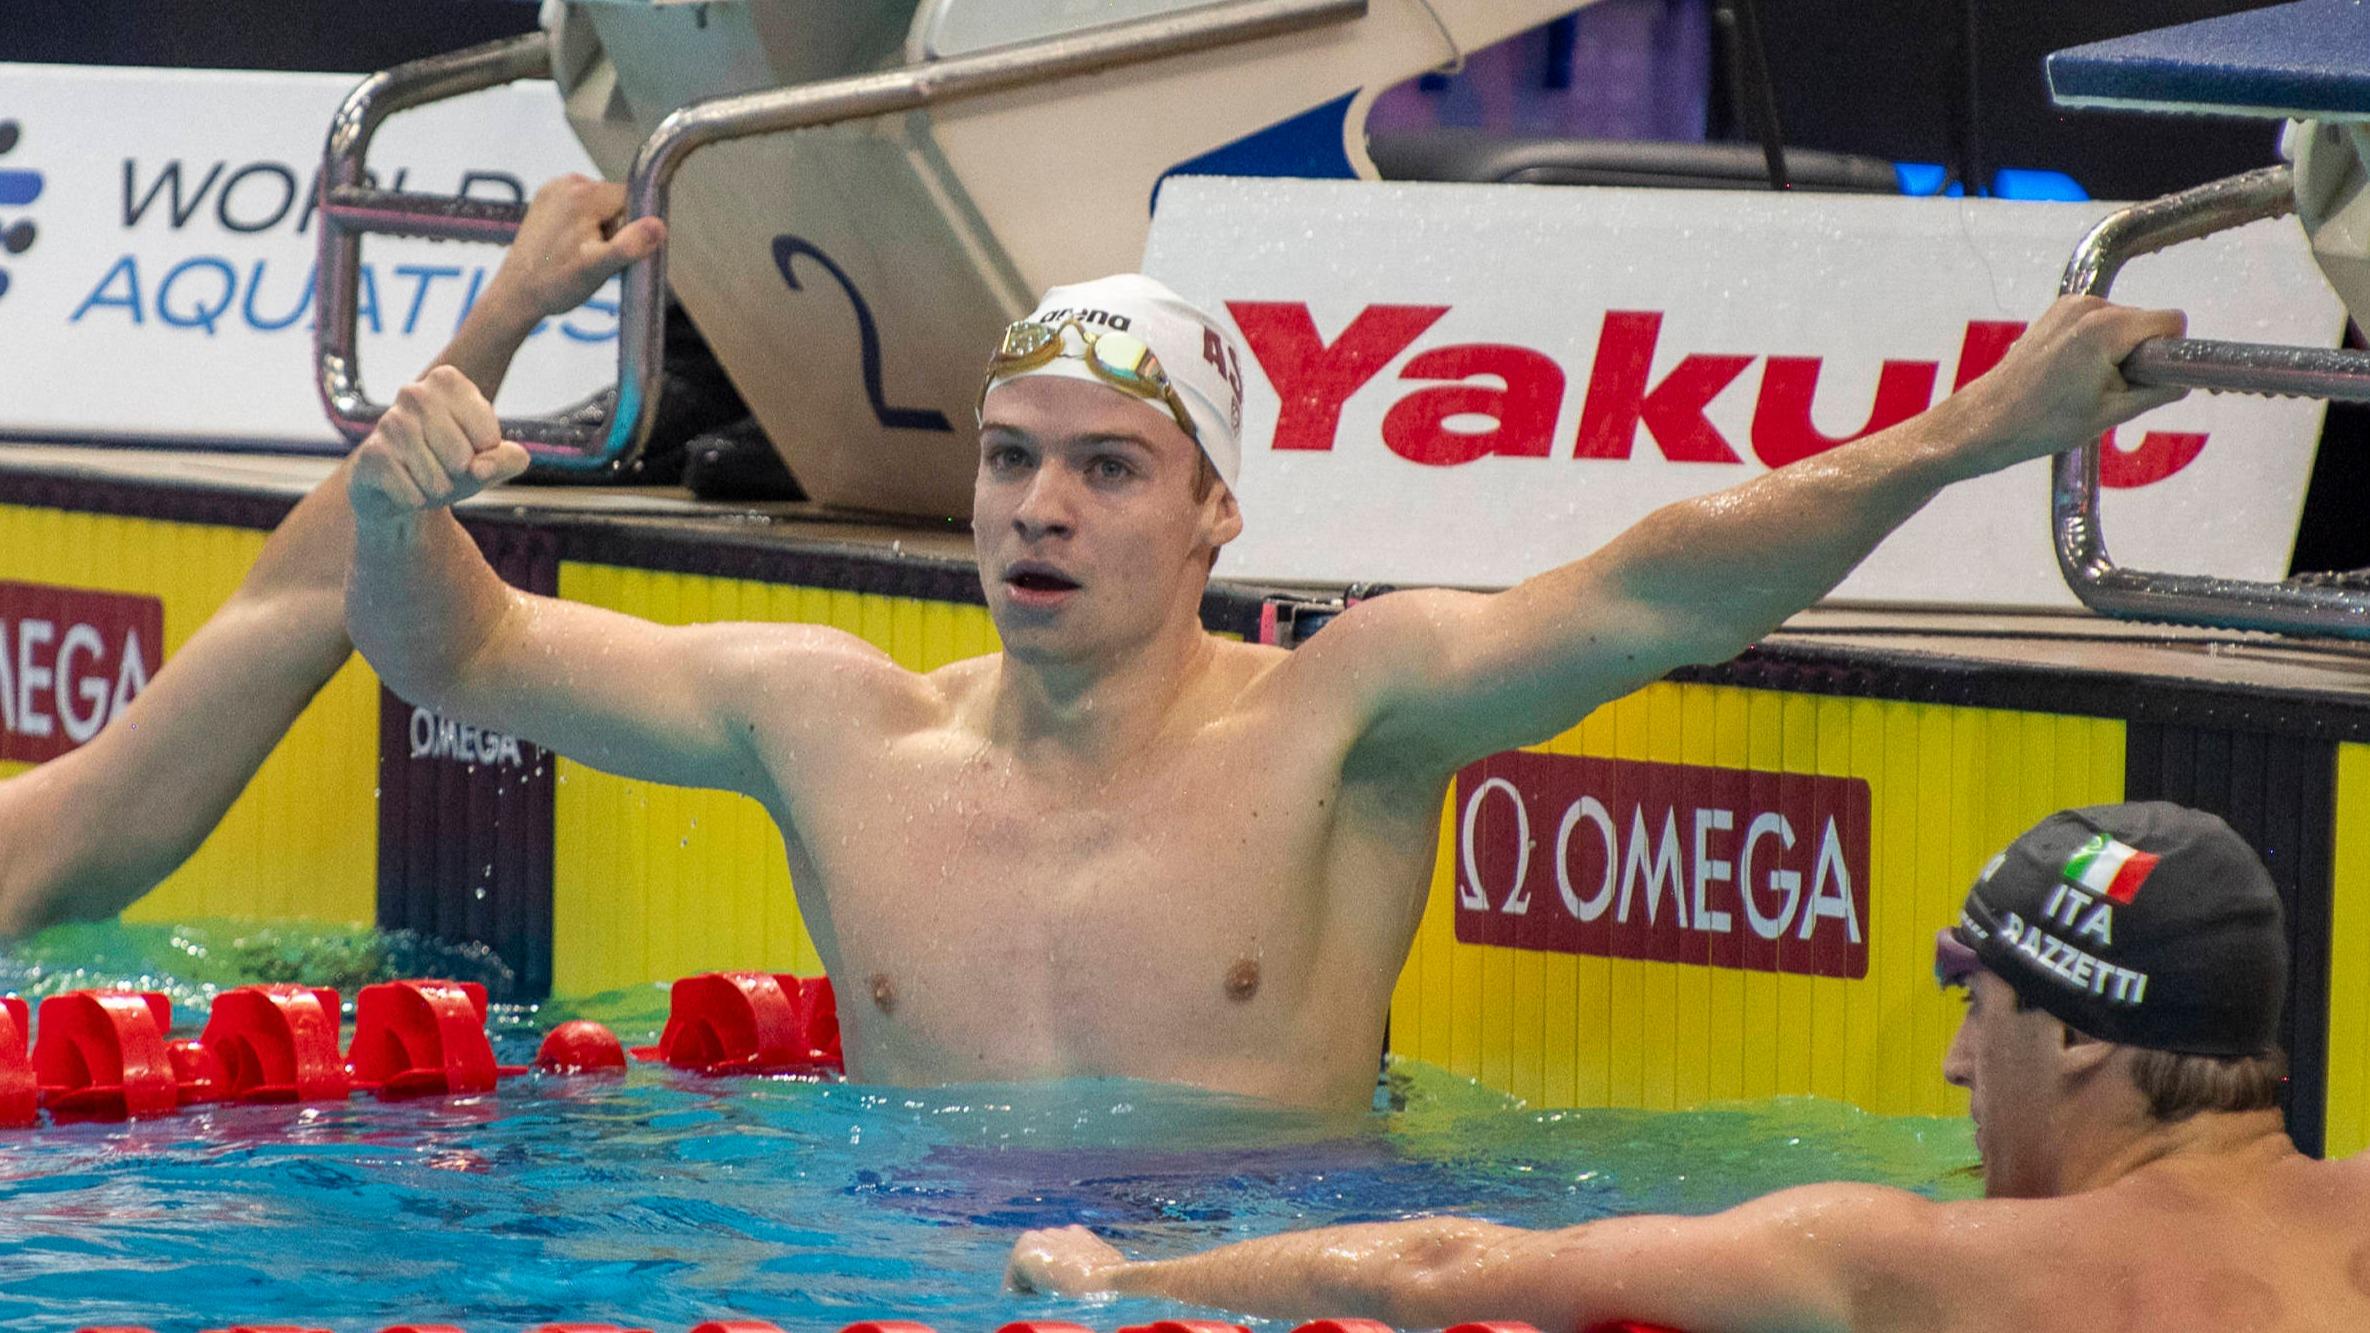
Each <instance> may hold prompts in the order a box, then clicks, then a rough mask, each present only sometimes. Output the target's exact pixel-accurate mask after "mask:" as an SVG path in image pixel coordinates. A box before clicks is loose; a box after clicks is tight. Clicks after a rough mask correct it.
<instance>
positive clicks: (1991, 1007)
mask: <svg viewBox="0 0 2370 1333" xmlns="http://www.w3.org/2000/svg"><path fill="white" fill-rule="evenodd" d="M1965 990H1966V1000H1967V1016H1966V1018H1965V1019H1964V1020H1963V1021H1962V1022H1961V1023H1960V1024H1959V1031H1958V1036H1957V1037H1956V1038H1954V1039H1952V1041H1951V1043H1950V1052H1949V1054H1947V1055H1945V1056H1944V1057H1943V1060H1942V1076H1943V1078H1945V1079H1947V1080H1949V1081H1950V1082H1951V1083H1952V1084H1954V1085H1956V1086H1958V1087H1962V1088H1965V1089H1966V1090H1967V1111H1968V1114H1970V1115H1972V1116H1973V1117H1974V1118H1975V1149H1976V1151H1977V1152H1979V1153H1981V1154H1982V1156H1983V1192H1984V1193H1985V1194H1987V1195H1989V1196H1991V1197H1992V1198H1995V1199H2040V1198H2049V1197H2051V1196H2053V1195H2055V1194H2056V1193H2057V1179H2058V1177H2057V1168H2058V1153H2057V1145H2058V1143H2059V1142H2060V1139H2059V1134H2058V1126H2057V1123H2056V1118H2057V1108H2058V1103H2059V1098H2058V1095H2057V1094H2058V1086H2059V1079H2060V1078H2061V1077H2062V1074H2063V1061H2062V1059H2061V1058H2060V1057H2061V1055H2062V1053H2063V1051H2064V1049H2065V1044H2066V1029H2065V1025H2064V1024H2063V1023H2060V1022H2058V1021H2057V1020H2056V1019H2055V1018H2052V1017H2050V1016H2049V1014H2047V1013H2046V1012H2044V1011H2042V1010H2039V1009H2026V1010H2022V1011H2019V1010H2018V1009H2017V1007H2016V992H2015V991H2014V990H2012V989H2010V988H2009V986H2008V983H2007V982H2004V981H2002V980H2000V979H1999V978H1998V977H1997V976H1994V975H1993V974H1992V973H1990V972H1987V971H1982V970H1978V971H1976V972H1974V973H1972V974H1970V975H1969V976H1968V977H1967V978H1966V982H1965Z"/></svg>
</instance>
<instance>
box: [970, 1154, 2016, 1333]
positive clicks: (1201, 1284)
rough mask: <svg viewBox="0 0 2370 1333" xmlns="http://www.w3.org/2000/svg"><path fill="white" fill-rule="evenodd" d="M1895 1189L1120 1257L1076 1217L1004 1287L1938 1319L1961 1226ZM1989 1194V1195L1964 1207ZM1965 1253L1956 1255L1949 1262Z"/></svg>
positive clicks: (1763, 1319) (1393, 1313)
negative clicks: (1692, 1212) (1667, 1212)
mask: <svg viewBox="0 0 2370 1333" xmlns="http://www.w3.org/2000/svg"><path fill="white" fill-rule="evenodd" d="M1966 1206H1967V1205H1937V1204H1934V1203H1931V1202H1928V1201H1927V1200H1924V1199H1921V1198H1919V1197H1918V1196H1916V1195H1913V1194H1909V1193H1906V1192H1903V1191H1899V1190H1888V1189H1881V1188H1877V1187H1874V1186H1864V1185H1813V1186H1807V1187H1804V1188H1801V1189H1794V1190H1787V1191H1784V1192H1783V1193H1779V1194H1773V1195H1770V1196H1768V1197H1766V1198H1763V1199H1758V1200H1755V1201H1754V1202H1752V1203H1748V1204H1745V1205H1743V1206H1741V1207H1738V1208H1734V1209H1730V1210H1729V1211H1727V1212H1724V1213H1717V1214H1713V1215H1711V1216H1708V1217H1624V1218H1610V1219H1607V1220H1604V1221H1601V1222H1591V1223H1588V1224H1586V1225H1583V1226H1576V1227H1569V1228H1566V1229H1564V1230H1561V1231H1528V1230H1524V1229H1522V1228H1519V1227H1508V1226H1500V1225H1497V1224H1495V1223H1491V1222H1480V1221H1473V1220H1470V1219H1466V1218H1455V1217H1436V1218H1424V1219H1419V1220H1416V1221H1409V1222H1385V1223H1376V1224H1372V1225H1366V1226H1346V1227H1329V1228H1325V1229H1323V1230H1316V1231H1297V1232H1287V1233H1285V1234H1283V1235H1279V1236H1269V1237H1266V1238H1263V1239H1260V1240H1251V1241H1244V1242H1242V1243H1240V1244H1235V1245H1228V1246H1225V1247H1224V1248H1221V1249H1216V1250H1210V1251H1207V1252H1205V1253H1201V1254H1195V1255H1188V1256H1186V1257H1184V1258H1181V1259H1166V1260H1153V1261H1139V1262H1130V1261H1128V1260H1127V1259H1126V1258H1125V1257H1123V1256H1122V1255H1121V1254H1120V1253H1119V1251H1117V1250H1115V1249H1113V1248H1111V1247H1110V1246H1109V1245H1106V1244H1104V1243H1103V1242H1102V1241H1101V1240H1099V1239H1097V1238H1096V1237H1095V1236H1094V1235H1093V1234H1092V1233H1090V1232H1088V1231H1087V1230H1086V1229H1085V1228H1083V1227H1067V1228H1064V1229H1061V1230H1058V1231H1033V1232H1030V1233H1028V1234H1027V1235H1025V1236H1022V1237H1021V1239H1020V1241H1019V1243H1018V1244H1016V1245H1015V1246H1014V1247H1013V1251H1012V1262H1011V1266H1010V1268H1009V1269H1008V1270H1007V1274H1006V1282H1007V1284H1008V1285H1010V1286H1011V1287H1013V1288H1014V1289H1016V1290H1020V1291H1037V1292H1044V1293H1047V1294H1053V1295H1064V1296H1092V1295H1102V1294H1118V1295H1129V1296H1153V1297H1165V1298H1167V1299H1171V1300H1179V1301H1189V1302H1192V1303H1193V1304H1196V1305H1207V1306H1214V1307H1217V1308H1221V1309H1225V1310H1231V1311H1235V1312H1237V1313H1241V1314H1254V1315H1266V1316H1272V1317H1277V1318H1286V1319H1317V1318H1364V1319H1378V1320H1381V1321H1382V1322H1384V1323H1387V1324H1390V1325H1392V1326H1393V1327H1396V1328H1408V1329H1414V1328H1442V1327H1446V1326H1448V1325H1451V1324H1457V1323H1462V1322H1465V1321H1467V1320H1521V1321H1523V1322H1525V1323H1528V1324H1532V1325H1534V1326H1536V1327H1538V1328H1540V1329H1544V1330H1548V1331H1549V1333H1574V1331H1575V1330H1585V1329H1588V1328H1590V1327H1592V1326H1594V1325H1597V1324H1600V1323H1608V1322H1612V1321H1616V1320H1634V1321H1636V1322H1639V1323H1644V1324H1657V1325H1662V1326H1665V1327H1669V1328H1673V1329H1681V1330H1686V1333H1724V1331H1725V1330H1732V1329H1787V1330H1802V1329H1838V1330H1841V1329H1848V1328H1853V1327H1858V1326H1861V1325H1862V1324H1864V1323H1875V1322H1881V1323H1883V1324H1884V1326H1887V1327H1916V1326H1920V1325H1921V1324H1922V1325H1926V1326H1937V1327H1938V1326H1940V1325H1941V1324H1942V1323H1944V1322H1946V1318H1945V1317H1944V1316H1945V1312H1944V1311H1941V1310H1931V1311H1930V1313H1929V1316H1928V1317H1927V1318H1925V1319H1917V1318H1912V1317H1908V1316H1913V1315H1915V1314H1916V1313H1917V1312H1918V1311H1919V1310H1921V1309H1925V1308H1927V1307H1929V1306H1931V1304H1932V1303H1933V1301H1934V1300H1935V1295H1936V1293H1935V1290H1934V1288H1933V1287H1932V1286H1931V1285H1930V1283H1929V1280H1928V1277H1927V1276H1926V1275H1927V1274H1931V1273H1932V1272H1934V1270H1935V1269H1936V1268H1937V1266H1938V1265H1939V1262H1940V1261H1941V1260H1942V1259H1943V1258H1945V1257H1946V1255H1947V1253H1948V1251H1949V1250H1950V1249H1952V1248H1953V1245H1954V1242H1953V1240H1952V1237H1953V1236H1954V1235H1958V1234H1965V1232H1966V1228H1963V1227H1954V1226H1953V1225H1952V1219H1951V1218H1950V1217H1949V1216H1948V1212H1949V1209H1950V1208H1952V1207H1966ZM1976 1206H1978V1207H1980V1206H1988V1205H1976ZM1961 1257H1964V1256H1961Z"/></svg>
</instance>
